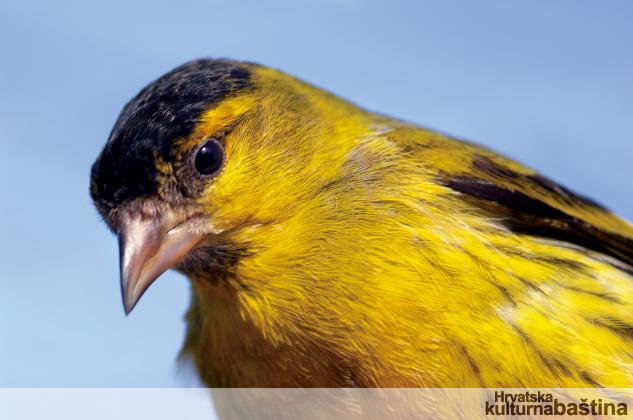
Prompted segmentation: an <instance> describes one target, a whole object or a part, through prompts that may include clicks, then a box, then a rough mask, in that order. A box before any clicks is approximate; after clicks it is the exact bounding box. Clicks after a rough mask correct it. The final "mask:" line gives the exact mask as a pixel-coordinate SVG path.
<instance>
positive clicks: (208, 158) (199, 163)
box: [195, 139, 224, 175]
mask: <svg viewBox="0 0 633 420" xmlns="http://www.w3.org/2000/svg"><path fill="white" fill-rule="evenodd" d="M222 163H224V148H223V147H222V145H221V144H220V143H219V142H218V141H217V140H216V139H210V140H207V142H206V143H205V144H203V145H202V147H201V148H200V149H198V152H196V159H195V165H196V170H197V171H198V172H200V173H201V174H202V175H213V174H215V173H216V172H217V171H219V170H220V168H221V167H222Z"/></svg>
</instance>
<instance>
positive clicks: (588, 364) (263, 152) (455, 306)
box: [90, 59, 633, 388]
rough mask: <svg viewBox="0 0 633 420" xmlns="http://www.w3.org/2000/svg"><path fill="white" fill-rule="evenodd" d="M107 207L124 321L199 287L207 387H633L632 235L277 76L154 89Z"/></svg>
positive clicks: (456, 150)
mask: <svg viewBox="0 0 633 420" xmlns="http://www.w3.org/2000/svg"><path fill="white" fill-rule="evenodd" d="M544 153H546V151H544ZM90 195H91V198H92V200H93V202H94V204H95V206H96V209H97V210H98V213H99V214H100V216H101V217H102V219H103V220H104V222H105V224H106V225H107V226H108V228H109V229H110V230H111V231H112V232H113V233H114V234H115V235H116V236H117V238H118V244H119V248H120V277H121V278H120V281H121V289H122V295H123V304H124V309H125V313H126V314H128V313H129V312H130V311H132V309H133V308H134V306H135V305H136V303H137V302H138V300H139V299H140V297H141V295H143V293H144V292H145V291H146V290H147V288H148V287H149V286H150V285H151V284H152V283H153V282H154V281H155V280H156V279H157V278H158V277H160V275H161V274H162V273H164V272H165V271H166V270H169V269H173V270H176V271H178V272H180V273H182V274H184V276H185V277H186V278H187V279H188V280H189V283H190V285H191V290H192V294H191V295H192V298H191V304H190V307H189V309H188V310H187V313H186V315H185V317H186V321H187V333H186V337H185V340H184V344H183V350H182V353H183V355H184V356H183V357H187V358H189V359H190V360H191V361H193V363H194V365H195V367H196V368H197V371H198V373H199V375H200V378H201V379H202V381H203V382H204V383H205V384H207V385H208V386H209V387H214V388H222V387H231V388H238V387H239V388H241V387H258V388H316V387H318V388H331V387H344V388H353V387H360V388H375V387H380V388H404V387H409V388H493V387H503V388H524V387H525V388H529V387H558V388H565V387H570V388H606V387H610V388H626V387H629V388H630V387H633V226H632V225H631V224H630V223H629V222H627V221H626V220H624V219H623V218H621V217H619V216H617V215H615V214H614V213H612V212H611V211H609V210H608V209H606V208H605V207H603V206H602V205H601V204H599V203H597V202H596V201H593V200H592V199H589V198H587V197H584V196H582V195H580V194H577V193H575V192H573V191H571V190H570V189H568V188H565V187H564V186H562V185H560V184H558V183H556V182H555V181H553V180H551V179H549V178H547V177H546V176H544V175H542V174H540V173H539V172H537V171H535V170H533V169H531V168H529V167H527V166H524V165H523V164H520V163H518V162H517V161H515V160H512V159H510V158H508V157H505V156H502V155H500V154H498V153H496V152H494V151H492V150H490V149H488V148H486V147H483V146H480V145H477V144H475V143H471V142H469V141H464V140H461V139H457V138H454V137H451V136H449V135H446V134H443V133H440V132H436V131H433V130H430V129H426V128H423V127H420V126H417V125H415V124H412V123H409V122H406V121H402V120H399V119H396V118H392V117H389V116H386V115H382V114H378V113H374V112H371V111H369V110H366V109H364V108H362V107H360V106H357V105H355V104H353V103H351V102H349V101H347V100H345V99H342V98H339V97H338V96H336V95H334V94H332V93H329V92H327V91H325V90H323V89H321V88H318V87H316V86H313V85H311V84H309V83H307V82H304V81H302V80H299V79H298V78H295V77H293V76H291V75H288V74H286V73H284V72H282V71H280V70H276V69H273V68H270V67H266V66H263V65H260V64H256V63H251V62H243V61H236V60H231V59H200V60H194V61H190V62H187V63H185V64H183V65H181V66H179V67H177V68H175V69H173V70H172V71H169V72H168V73H166V74H165V75H163V76H161V77H160V78H158V79H157V80H155V81H153V82H151V83H150V84H149V85H148V86H147V87H145V88H144V89H142V90H141V91H140V93H138V94H137V95H136V96H135V97H133V98H132V99H131V100H130V101H129V102H128V103H127V104H126V105H125V107H124V108H123V110H122V111H121V113H120V115H119V117H118V120H117V121H116V123H115V125H114V128H113V129H112V131H111V133H110V136H109V138H108V139H107V142H106V143H105V146H104V147H103V149H102V151H101V152H100V154H99V156H98V158H97V159H96V161H95V162H94V164H93V165H92V169H91V175H90Z"/></svg>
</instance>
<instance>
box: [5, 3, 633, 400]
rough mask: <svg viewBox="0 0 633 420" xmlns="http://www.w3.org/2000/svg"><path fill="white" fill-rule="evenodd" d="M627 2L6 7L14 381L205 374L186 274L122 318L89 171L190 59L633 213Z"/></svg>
mask: <svg viewBox="0 0 633 420" xmlns="http://www.w3.org/2000/svg"><path fill="white" fill-rule="evenodd" d="M631 22H633V3H632V2H631V1H629V0H611V1H608V2H605V1H598V0H595V1H586V0H557V1H551V0H530V1H527V0H525V1H518V0H516V1H507V0H496V1H492V0H480V1H477V2H473V1H466V0H464V1H452V0H448V1H446V0H444V1H439V0H438V1H411V2H402V1H382V2H378V1H371V0H370V1H362V0H311V1H304V2H301V1H290V0H286V1H281V0H279V1H256V0H251V1H229V0H225V1H212V0H207V1H197V2H194V1H182V2H172V1H164V0H153V1H137V2H131V1H123V0H111V1H107V2H87V1H81V0H76V1H70V0H59V1H55V2H45V1H32V0H20V1H18V0H8V2H7V0H5V1H3V2H2V4H1V5H0V51H2V54H1V57H2V58H1V62H0V64H1V65H0V142H1V153H0V171H1V173H0V197H1V201H0V387H14V386H21V387H30V386H40V387H48V386H64V387H81V386H107V387H124V386H125V387H137V386H147V387H153V386H158V387H163V386H179V385H186V384H190V383H191V382H190V381H191V380H190V379H187V375H185V374H178V372H177V369H176V364H175V358H176V356H177V353H178V350H179V348H180V344H181V342H182V338H183V334H184V323H183V321H182V318H183V313H184V310H185V309H186V307H187V305H188V300H189V291H188V286H187V282H186V280H185V279H184V278H183V277H182V276H180V275H178V274H174V273H168V274H166V275H164V276H163V277H162V278H161V279H160V280H159V281H157V282H156V283H155V284H154V286H153V287H152V288H151V289H150V290H149V291H148V293H147V294H146V295H145V296H144V298H143V299H142V301H141V302H140V304H139V305H138V306H137V308H136V309H135V311H134V312H133V313H132V315H131V316H130V317H128V318H126V317H125V316H124V315H123V309H122V306H121V301H120V292H119V285H118V273H117V270H118V268H117V264H118V263H117V258H118V252H117V249H116V241H115V239H114V237H112V236H111V234H110V233H109V232H107V230H106V228H105V226H104V225H103V224H101V223H100V222H99V219H98V217H97V215H96V212H95V210H94V209H93V208H92V204H91V202H90V198H89V196H88V178H89V168H90V165H91V164H92V162H93V160H94V159H95V157H96V156H97V154H98V152H99V150H100V149H101V147H102V146H103V144H104V142H105V140H106V138H107V136H108V133H109V131H110V129H111V127H112V125H113V124H114V121H115V119H116V117H117V115H118V113H119V111H120V110H121V107H122V106H123V104H124V103H125V102H126V101H127V100H128V99H129V98H130V97H131V96H133V95H134V94H135V93H136V92H138V90H140V88H142V87H143V86H144V85H145V84H146V83H148V82H149V81H151V80H153V79H154V78H156V77H158V76H159V75H161V74H162V73H164V72H165V71H167V70H169V69H171V68H172V67H174V66H176V65H178V64H180V63H182V62H184V61H186V60H189V59H192V58H196V57H203V56H213V57H220V56H223V57H231V58H237V59H245V60H249V61H256V62H260V63H262V64H267V65H269V66H273V67H277V68H280V69H283V70H285V71H287V72H289V73H291V74H294V75H297V76H299V77H301V78H302V79H305V80H307V81H310V82H312V83H315V84H317V85H319V86H322V87H324V88H327V89H329V90H331V91H333V92H335V93H337V94H339V95H341V96H343V97H345V98H348V99H351V100H353V101H354V102H356V103H359V104H361V105H363V106H364V107H367V108H369V109H373V110H376V111H380V112H383V113H386V114H390V115H393V116H397V117H400V118H403V119H406V120H409V121H413V122H416V123H419V124H422V125H425V126H428V127H431V128H436V129H439V130H441V131H444V132H447V133H450V134H452V135H455V136H458V137H462V138H466V139H470V140H473V141H476V142H479V143H482V144H485V145H487V146H490V147H492V148H494V149H496V150H498V151H501V152H504V153H506V154H508V155H510V156H512V157H514V158H516V159H518V160H520V161H522V162H524V163H526V164H529V165H531V166H533V167H535V168H537V169H539V170H540V171H542V172H543V173H545V174H546V175H548V176H550V177H553V178H554V179H556V180H557V181H559V182H561V183H562V184H564V185H566V186H569V187H571V188H572V189H575V190H577V191H578V192H581V193H583V194H586V195H588V196H590V197H593V198H595V199H598V200H599V201H601V202H602V203H604V204H606V205H607V206H608V207H610V208H612V209H614V210H615V211H617V212H618V213H620V214H621V215H623V216H625V217H627V218H628V219H633V198H632V197H633V182H632V181H631V179H632V178H633V165H632V164H631V159H632V157H633V134H632V133H633V118H632V116H633V54H631V51H632V49H631V48H632V45H633V25H631Z"/></svg>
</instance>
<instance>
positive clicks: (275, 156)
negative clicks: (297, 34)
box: [90, 60, 364, 313]
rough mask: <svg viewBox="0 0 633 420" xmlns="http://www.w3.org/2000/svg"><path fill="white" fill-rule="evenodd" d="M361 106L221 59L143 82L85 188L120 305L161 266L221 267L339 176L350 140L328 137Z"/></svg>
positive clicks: (348, 129) (346, 125)
mask: <svg viewBox="0 0 633 420" xmlns="http://www.w3.org/2000/svg"><path fill="white" fill-rule="evenodd" d="M343 114H344V115H345V118H342V117H341V116H342V115H343ZM354 115H355V116H356V117H354ZM363 115H364V113H363V112H362V111H359V110H357V109H356V108H353V107H352V106H350V105H349V104H347V103H345V102H343V101H340V100H338V99H336V98H334V97H332V96H330V95H328V94H327V93H324V92H322V91H320V90H318V89H315V88H313V87H311V86H309V85H307V84H305V83H302V82H299V81H297V80H296V79H293V78H291V77H289V76H287V75H285V74H283V73H281V72H278V71H275V70H272V69H269V68H266V67H263V66H259V65H255V64H250V63H242V62H235V61H229V60H200V61H195V62H190V63H187V64H185V65H183V66H180V67H178V68H176V69H174V70H173V71H171V72H169V73H167V74H166V75H164V76H162V77H161V78H159V79H158V80H156V81H154V82H153V83H151V84H150V85H149V86H147V87H146V88H145V89H143V90H142V91H141V92H140V93H139V94H138V95H137V96H136V97H134V98H133V99H132V100H131V101H130V102H129V103H128V104H127V105H126V106H125V107H124V109H123V111H122V112H121V114H120V116H119V118H118V121H117V122H116V124H115V126H114V128H113V130H112V133H111V135H110V137H109V139H108V141H107V143H106V145H105V147H104V149H103V151H102V152H101V154H100V155H99V157H98V158H97V160H96V162H95V163H94V165H93V167H92V173H91V186H90V192H91V195H92V198H93V200H94V203H95V205H96V207H97V209H98V211H99V212H100V213H101V215H102V216H103V218H104V220H105V221H106V223H107V224H108V226H109V227H110V228H111V229H112V230H113V231H114V232H115V233H116V234H117V236H118V238H119V246H120V267H121V286H122V291H123V301H124V307H125V311H126V313H129V312H130V311H131V310H132V308H133V307H134V305H135V304H136V303H137V301H138V300H139V298H140V297H141V295H142V294H143V293H144V292H145V290H146V289H147V288H148V287H149V286H150V285H151V284H152V282H153V281H154V280H155V279H156V278H157V277H158V276H160V275H161V274H162V273H163V272H164V271H165V270H167V269H169V268H172V267H174V268H177V269H179V270H180V271H182V272H184V273H186V274H190V275H195V274H196V272H203V273H207V277H208V276H211V277H214V276H215V277H221V276H222V275H224V274H226V272H227V271H228V270H230V269H231V266H232V265H234V264H236V261H238V260H239V258H240V255H245V254H248V253H249V252H253V249H252V248H253V247H255V246H256V244H253V241H255V242H256V239H254V238H255V237H256V236H257V230H258V227H261V226H267V225H274V224H276V223H280V222H281V221H283V220H284V219H287V218H290V217H291V216H292V215H293V214H294V213H296V212H297V209H298V208H299V207H300V206H301V205H302V203H305V202H306V201H309V200H310V199H311V197H314V196H315V194H317V192H318V191H319V189H320V188H323V186H324V185H327V184H328V183H331V182H333V181H335V180H336V179H337V178H338V177H339V176H340V168H341V165H343V164H344V161H345V156H346V154H347V153H348V152H349V150H350V147H352V146H351V145H349V144H347V143H345V142H337V140H336V139H337V138H351V137H354V136H353V135H352V134H355V133H356V132H359V133H360V132H361V131H362V130H363V127H364V123H363V122H362V121H361V120H362V119H363V118H364V117H363ZM342 132H344V133H348V134H350V136H341V135H340V133H342ZM210 280H212V279H210Z"/></svg>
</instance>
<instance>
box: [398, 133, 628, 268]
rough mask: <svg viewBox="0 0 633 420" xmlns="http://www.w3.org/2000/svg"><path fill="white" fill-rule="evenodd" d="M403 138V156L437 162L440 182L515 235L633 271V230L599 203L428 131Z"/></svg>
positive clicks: (482, 150) (484, 151) (477, 148)
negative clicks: (605, 258)
mask: <svg viewBox="0 0 633 420" xmlns="http://www.w3.org/2000/svg"><path fill="white" fill-rule="evenodd" d="M405 131H407V130H406V129H405ZM403 134H405V135H404V136H402V137H401V138H404V139H405V142H404V146H405V150H407V151H410V152H411V153H414V154H415V158H416V159H421V161H422V162H425V161H426V162H428V161H430V162H433V164H432V167H433V168H437V174H436V175H435V176H436V177H437V181H438V182H440V183H442V184H443V185H445V186H446V187H448V188H450V189H451V190H453V191H456V192H458V193H461V194H462V195H464V196H465V198H468V199H471V201H473V202H476V205H478V206H480V207H485V208H486V210H487V211H490V212H492V215H493V216H495V217H498V218H499V219H501V220H503V221H504V223H505V224H506V226H508V227H509V228H510V229H512V230H513V231H516V232H521V233H525V234H529V235H535V236H541V237H547V238H552V239H557V240H562V241H565V242H568V243H572V244H576V245H580V246H582V247H584V248H588V249H591V250H595V251H599V252H601V253H604V254H606V255H609V256H612V257H614V258H616V259H617V260H619V261H621V262H624V263H626V264H627V265H628V266H633V225H631V224H630V223H628V222H626V221H625V220H623V219H621V218H620V217H618V216H616V215H614V214H613V213H611V212H610V211H609V210H608V209H606V208H605V207H603V206H601V205H600V204H598V203H596V202H595V201H593V200H591V199H588V198H586V197H583V196H580V195H578V194H576V193H574V192H573V191H570V190H569V189H567V188H565V187H563V186H561V185H559V184H557V183H556V182H554V181H552V180H550V179H548V178H546V177H544V176H542V175H540V174H538V173H537V172H535V171H534V170H531V169H529V168H526V167H525V166H522V165H520V164H518V163H516V162H514V161H512V160H510V159H507V158H505V157H502V156H500V155H498V154H496V153H494V152H492V151H490V150H487V149H485V148H483V147H480V146H477V145H474V144H471V143H467V142H462V141H459V140H454V139H451V138H448V137H446V136H443V135H441V134H437V133H433V132H430V131H424V135H422V136H420V135H419V133H418V135H416V136H414V135H411V134H409V135H407V133H403ZM628 268H629V269H630V267H628Z"/></svg>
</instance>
